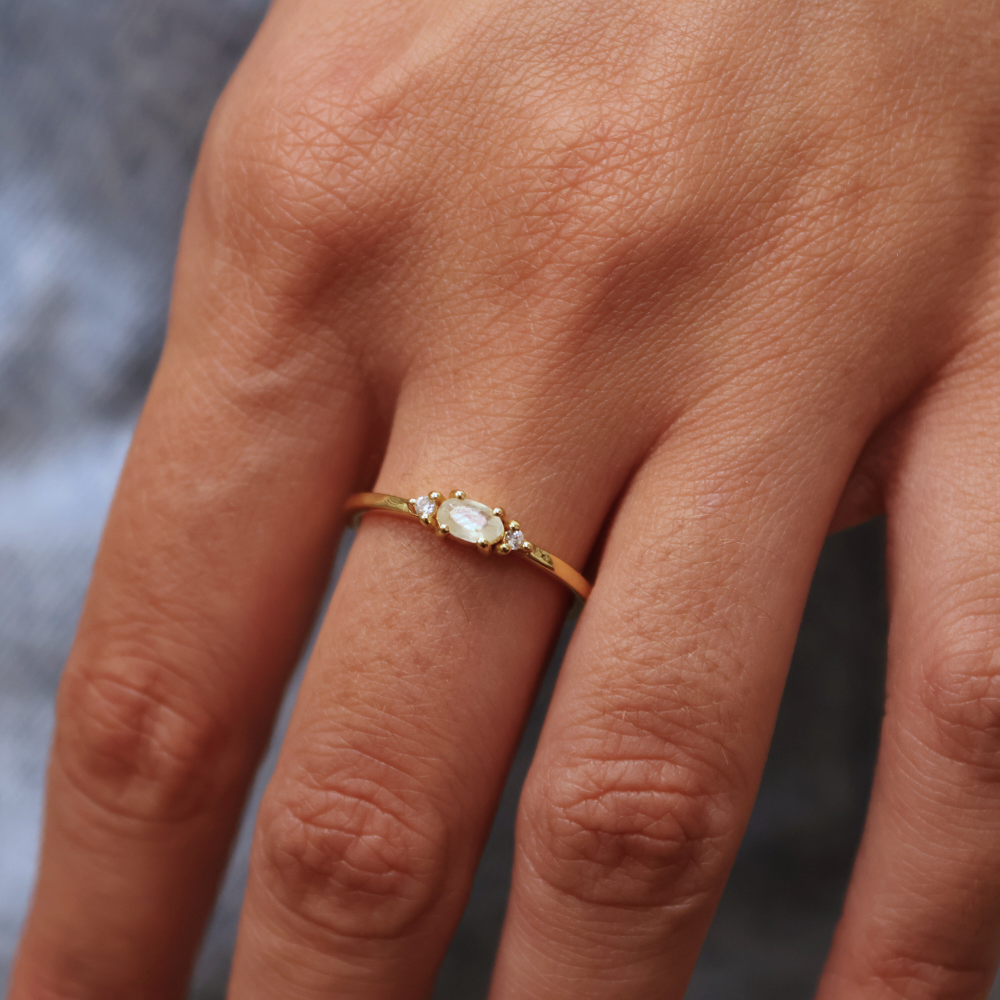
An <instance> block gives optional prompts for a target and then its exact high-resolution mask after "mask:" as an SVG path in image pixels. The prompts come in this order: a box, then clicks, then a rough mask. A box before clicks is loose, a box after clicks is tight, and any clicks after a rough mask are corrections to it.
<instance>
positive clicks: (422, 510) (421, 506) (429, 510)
mask: <svg viewBox="0 0 1000 1000" xmlns="http://www.w3.org/2000/svg"><path fill="white" fill-rule="evenodd" d="M413 509H414V510H415V511H416V512H417V516H418V517H432V516H433V515H434V512H435V511H436V510H437V504H436V503H435V502H434V501H433V500H432V499H431V498H430V497H418V498H417V499H416V500H414V501H413Z"/></svg>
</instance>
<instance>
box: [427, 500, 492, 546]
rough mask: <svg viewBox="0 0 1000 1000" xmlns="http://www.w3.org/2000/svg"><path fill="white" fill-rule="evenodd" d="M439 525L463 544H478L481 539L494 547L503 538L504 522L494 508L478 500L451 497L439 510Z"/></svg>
mask: <svg viewBox="0 0 1000 1000" xmlns="http://www.w3.org/2000/svg"><path fill="white" fill-rule="evenodd" d="M437 523H438V524H439V525H440V526H441V527H442V528H445V527H446V528H447V529H448V532H449V534H451V535H454V537H455V538H461V539H462V541H463V542H473V543H475V542H478V541H479V539H480V538H485V539H486V541H487V542H488V543H489V544H490V545H493V544H494V543H495V542H499V541H500V539H501V538H503V521H501V520H500V518H499V517H497V516H496V514H494V513H493V510H492V508H490V507H487V506H486V504H484V503H479V502H478V501H476V500H459V499H458V498H457V497H451V498H450V499H448V500H445V501H444V502H443V503H442V504H441V506H440V507H438V509H437Z"/></svg>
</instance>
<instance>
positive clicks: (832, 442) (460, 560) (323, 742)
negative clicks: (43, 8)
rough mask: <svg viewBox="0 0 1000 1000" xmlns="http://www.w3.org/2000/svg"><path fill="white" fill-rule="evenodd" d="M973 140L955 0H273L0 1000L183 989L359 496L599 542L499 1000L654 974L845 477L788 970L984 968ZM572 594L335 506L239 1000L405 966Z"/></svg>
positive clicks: (996, 603) (988, 429)
mask: <svg viewBox="0 0 1000 1000" xmlns="http://www.w3.org/2000/svg"><path fill="white" fill-rule="evenodd" d="M998 142H1000V8H998V6H997V4H996V3H994V2H991V0H984V2H974V0H947V2H946V0H918V2H914V0H885V2H881V3H862V2H860V0H846V2H842V3H836V4H833V3H821V2H819V0H798V2H791V0H788V2H786V0H777V2H775V0H767V2H763V0H721V2H719V3H713V4H704V3H690V2H685V0H509V2H504V3H500V2H497V0H457V2H449V3H444V2H437V3H435V2H432V0H352V2H350V3H347V2H343V3H339V4H334V5H331V4H328V3H321V2H319V0H279V2H278V3H276V5H275V6H274V8H273V10H272V11H271V13H270V14H269V16H268V18H267V21H266V23H265V24H264V26H263V28H262V29H261V31H260V34H259V36H258V38H257V40H256V41H255V42H254V44H253V46H252V48H251V50H250V52H249V54H248V55H247V57H246V59H245V60H244V62H243V64H242V65H241V67H240V69H239V71H238V72H237V74H236V76H235V78H234V79H233V81H232V83H231V85H230V86H229V88H228V89H227V91H226V93H225V95H224V96H223V98H222V100H221V102H220V104H219V106H218V108H217V110H216V113H215V115H214V117H213V120H212V123H211V126H210V128H209V131H208V134H207V138H206V141H205V146H204V150H203V153H202V157H201V160H200V164H199V167H198V170H197V175H196V178H195V181H194V186H193V189H192V194H191V199H190V205H189V208H188V215H187V220H186V223H185V228H184V235H183V240H182V245H181V249H180V255H179V257H178V263H177V277H176V287H175V291H174V300H173V308H172V315H171V321H170V330H169V336H168V341H167V345H166V349H165V352H164V355H163V359H162V363H161V365H160V368H159V371H158V373H157V376H156V379H155V382H154V385H153V388H152V391H151V393H150V396H149V401H148V403H147V406H146V408H145V411H144V413H143V416H142V419H141V421H140V424H139V427H138V430H137V433H136V437H135V442H134V445H133V447H132V450H131V453H130V455H129V458H128V462H127V465H126V468H125V471H124V474H123V477H122V481H121V485H120V488H119V491H118V494H117V498H116V500H115V503H114V506H113V510H112V512H111V516H110V521H109V524H108V528H107V533H106V536H105V538H104V542H103V545H102V548H101V552H100V556H99V559H98V562H97V566H96V569H95V575H94V582H93V586H92V588H91V591H90V594H89V598H88V601H87V605H86V610H85V613H84V616H83V619H82V621H81V624H80V631H79V636H78V639H77V642H76V644H75V647H74V649H73V652H72V655H71V657H70V661H69V664H68V666H67V670H66V675H65V680H64V682H63V685H62V689H61V693H60V699H59V707H58V725H57V732H56V737H55V743H54V749H53V756H52V763H51V772H50V777H49V793H48V807H47V814H46V824H45V840H44V848H43V855H42V862H41V869H40V876H39V884H38V891H37V895H36V899H35V903H34V908H33V910H32V913H31V916H30V919H29V921H28V923H27V925H26V930H25V934H24V940H23V945H22V949H21V952H20V957H19V962H18V965H17V967H16V972H15V975H14V981H13V988H12V993H11V997H12V1000H43V998H44V1000H52V998H73V1000H90V998H95V1000H96V998H100V1000H118V998H121V1000H125V998H128V1000H134V998H155V1000H160V998H164V1000H166V998H171V1000H173V998H179V997H181V996H182V994H183V989H184V983H185V980H186V977H187V975H188V972H189V968H190V962H191V959H192V954H193V950H194V949H195V947H196V944H197V940H198V936H199V934H200V931H201V928H202V926H203V921H204V918H205V915H206V913H207V912H208V910H209V908H210V905H211V901H212V896H213V892H214V889H215V885H216V880H217V878H218V876H219V873H220V869H221V867H222V866H223V864H224V860H225V857H226V851H227V847H228V844H229V841H230V838H231V836H232V834H233V830H234V827H235V824H236V821H237V818H238V814H239V809H240V806H241V803H242V801H243V797H244V794H245V792H246V788H247V783H248V781H249V780H250V778H251V776H252V774H253V770H254V766H255V763H256V762H257V760H258V759H259V755H260V753H261V750H262V747H263V745H264V743H265V741H266V739H267V734H268V731H269V727H270V724H271V722H272V719H273V713H274V710H275V706H276V704H277V701H278V699H279V696H280V692H281V689H282V685H283V683H284V682H285V680H286V679H287V676H288V672H289V669H290V667H291V665H292V664H293V663H294V661H295V659H296V655H297V653H298V651H299V649H300V646H301V643H302V642H303V637H304V636H305V634H306V632H307V630H308V628H309V624H310V621H311V620H312V616H313V614H314V613H315V608H316V605H317V602H318V600H319V596H320V594H321V592H322V587H323V583H324V580H325V575H326V573H327V571H328V567H329V562H330V558H331V553H332V551H333V549H334V547H335V544H336V539H337V536H338V533H339V530H340V523H341V518H340V513H339V512H340V510H341V507H342V504H343V501H344V498H345V497H346V495H347V494H349V493H350V492H352V491H354V490H356V489H364V488H370V487H374V488H375V489H377V490H382V491H385V492H391V493H396V494H401V495H403V496H414V495H418V494H419V493H423V492H426V491H428V490H430V489H439V490H443V491H445V492H447V491H448V490H450V489H454V488H462V489H465V490H466V491H467V492H468V493H469V494H470V496H473V497H476V498H478V499H481V500H484V501H486V502H488V503H491V504H500V505H502V506H503V507H505V508H506V510H507V511H508V512H509V513H510V514H511V515H512V516H515V517H517V518H518V519H519V520H520V521H521V523H522V524H523V525H524V527H525V530H526V533H527V534H528V537H529V538H531V539H533V540H535V541H536V542H538V543H539V544H542V545H544V546H545V547H546V548H548V549H550V550H551V551H553V552H556V553H558V554H559V555H561V556H563V557H564V558H565V559H566V560H567V561H568V562H570V563H571V564H573V565H577V566H582V565H584V564H585V563H586V561H587V559H588V557H589V555H590V554H591V552H592V551H593V550H594V549H595V547H596V548H597V549H599V550H600V560H599V565H598V567H597V572H596V586H595V589H594V593H593V597H592V599H591V600H590V602H589V603H588V606H587V608H586V610H585V612H584V614H583V616H582V617H581V619H580V622H579V625H578V628H577V630H576V633H575V636H574V638H573V642H572V644H571V646H570V649H569V652H568V654H567V657H566V661H565V665H564V668H563V672H562V676H561V677H560V680H559V683H558V686H557V689H556V692H555V696H554V700H553V703H552V707H551V710H550V712H549V716H548V719H547V721H546V725H545V729H544V732H543V735H542V739H541V743H540V745H539V748H538V752H537V756H536V758H535V761H534V765H533V767H532V770H531V773H530V775H529V778H528V780H527V784H526V786H525V789H524V793H523V797H522V801H521V806H520V815H519V824H518V837H517V857H516V862H515V872H514V884H513V887H512V890H511V898H510V905H509V909H508V913H507V920H506V926H505V930H504V934H503V939H502V944H501V948H500V952H499V956H498V959H497V966H496V971H495V977H494V983H493V992H492V994H491V997H492V1000H514V998H537V1000H581V998H582V1000H586V998H598V997H600V998H616V1000H618V998H621V1000H631V998H646V997H656V998H658V1000H668V998H680V997H681V996H682V995H683V992H684V987H685V984H686V982H687V979H688V976H689V974H690V972H691V969H692V966H693V964H694V962H695V958H696V954H697V950H698V946H699V944H700V942H701V940H702V937H703V935H704V933H705V930H706V928H707V926H708V924H709V921H710V920H711V917H712V912H713V909H714V907H715V905H716V902H717V900H718V897H719V894H720V892H721V890H722V886H723V882H724V880H725V877H726V874H727V871H728V869H729V867H730V865H731V863H732V860H733V857H734V854H735V852H736V850H737V847H738V844H739V841H740V837H741V835H742V833H743V830H744V827H745V824H746V822H747V818H748V816H749V813H750V810H751V806H752V803H753V797H754V793H755V790H756V787H757V783H758V780H759V777H760V773H761V769H762V767H763V763H764V759H765V755H766V752H767V746H768V740H769V737H770V733H771V728H772V724H773V721H774V717H775V713H776V710H777V706H778V701H779V698H780V694H781V688H782V683H783V680H784V675H785V671H786V668H787V665H788V661H789V658H790V655H791V650H792V645H793V642H794V639H795V633H796V628H797V625H798V621H799V617H800V614H801V610H802V605H803V602H804V598H805V594H806V590H807V586H808V583H809V579H810V575H811V573H812V570H813V567H814V564H815V561H816V558H817V554H818V552H819V549H820V546H821V544H822V541H823V538H824V536H825V535H826V534H827V533H828V532H829V531H830V530H835V529H836V528H838V527H842V526H844V525H847V524H851V523H854V522H856V521H858V520H860V519H862V518H864V517H867V516H869V515H871V514H873V513H876V512H878V511H880V510H883V509H884V510H885V511H886V512H887V515H888V526H889V529H888V530H889V567H890V589H891V595H892V626H891V637H890V650H889V653H890V663H889V682H888V683H889V693H888V702H887V712H886V719H885V724H884V731H883V737H882V747H881V753H880V759H879V764H878V771H877V775H876V781H875V788H874V792H873V798H872V803H871V809H870V815H869V820H868V825H867V829H866V832H865V836H864V840H863V844H862V847H861V851H860V855H859V857H858V861H857V865H856V870H855V873H854V878H853V881H852V884H851V888H850V891H849V894H848V896H847V899H846V903H845V910H844V915H843V919H842V921H841V924H840V926H839V929H838V931H837V934H836V937H835V940H834V942H833V946H832V951H831V954H830V958H829V962H828V965H827V968H826V971H825V974H824V977H823V980H822V982H821V985H820V987H819V997H820V998H821V1000H848V998H851V1000H859V998H860V1000H875V998H879V1000H881V998H897V997H907V998H921V1000H923V998H939V997H940V998H944V997H947V998H956V1000H957V998H962V1000H965V998H970V1000H971V998H981V997H985V995H986V993H987V991H988V988H989V984H990V981H991V977H992V973H993V969H994V965H995V963H996V960H997V955H998V949H1000V837H998V834H1000V781H998V780H997V779H998V776H1000V653H998V638H1000V254H998V251H1000V241H998V221H1000V212H998V209H1000V152H998ZM599 540H603V542H602V544H599ZM595 561H596V560H595ZM566 604H567V601H566V595H565V592H564V591H563V590H562V589H561V588H560V587H559V586H558V585H557V584H556V583H554V582H553V581H552V580H550V579H547V578H546V577H545V576H544V575H543V574H540V573H535V572H533V571H532V570H531V569H530V568H529V567H528V566H526V565H525V564H524V563H523V562H521V561H520V560H517V559H506V560H505V559H502V558H499V557H494V558H490V559H483V558H481V557H480V555H479V554H478V553H476V552H475V550H474V549H471V548H467V547H463V546H461V545H459V544H457V543H454V542H443V541H441V540H439V539H436V538H434V537H433V535H432V534H430V533H428V532H424V531H421V530H419V529H418V528H417V527H416V526H414V525H413V524H408V523H406V522H404V521H397V520H395V519H391V518H385V517H380V516H377V515H376V516H370V517H369V518H367V519H366V521H365V523H364V525H363V527H362V529H361V531H360V533H359V536H358V538H357V540H356V542H355V545H354V548H353V550H352V552H351V555H350V557H349V560H348V563H347V566H346V568H345V570H344V573H343V576H342V578H341V580H340V584H339V586H338V588H337V591H336V593H335V594H334V597H333V600H332V604H331V606H330V608H329V611H328V612H327V614H326V616H325V621H324V623H323V626H322V631H321V633H320V637H319V641H318V644H317V646H316V649H315V651H314V653H313V654H312V660H311V663H310V664H309V668H308V673H307V676H306V679H305V683H304V686H303V688H302V693H301V695H300V697H299V701H298V706H297V708H296V711H295V715H294V718H293V721H292V724H291V728H290V731H289V734H288V737H287V739H286V741H285V745H284V748H283V751H282V755H281V760H280V763H279V766H278V769H277V773H276V774H275V776H274V778H273V780H272V781H271V784H270V786H269V789H268V792H267V795H266V797H265V801H264V804H263V807H262V810H261V813H260V816H259V819H258V822H257V829H256V835H255V841H254V849H253V856H252V866H251V872H250V881H249V886H248V890H247V897H246V902H245V906H244V912H243V916H242V922H241V927H240V935H239V943H238V946H237V952H236V957H235V962H234V967H233V973H232V985H231V992H230V996H231V997H232V998H233V1000H251V998H253V1000H256V998H261V1000H263V998H278V997H281V998H283V1000H305V998H319V997H334V996H335V997H338V998H345V1000H346V998H358V1000H361V998H365V1000H368V998H379V1000H381V998H385V1000H389V998H400V997H420V996H425V995H426V994H427V992H428V991H429V989H430V987H431V984H432V981H433V977H434V973H435V970H436V967H437V965H438V963H439V961H440V959H441V957H442V954H443V952H444V950H445V948H446V946H447V943H448V939H449V936H450V934H451V932H452V931H453V929H454V927H455V925H456V922H457V921H458V918H459V916H460V914H461V911H462V907H463V903H464V900H465V899H466V896H467V893H468V891H469V886H470V882H471V879H472V875H473V871H474V867H475V864H476V859H477V856H478V852H479V850H480V848H481V847H482V844H483V841H484V838H485V835H486V831H487V828H488V824H489V821H490V817H491V813H492V810H493V809H494V807H495V804H496V801H497V797H498V795H499V792H500V789H501V786H502V783H503V780H504V773H505V769H506V766H507V763H508V761H509V759H510V756H511V753H512V751H513V748H514V746H515V743H516V740H517V737H518V733H519V727H520V726H521V724H522V722H523V720H524V717H525V713H526V711H527V709H528V706H529V703H530V699H531V696H532V693H533V690H534V687H535V684H536V681H537V678H538V675H539V671H540V669H541V668H542V666H543V664H544V661H545V657H546V653H547V651H548V650H549V648H550V645H551V643H552V641H553V637H554V635H555V634H556V631H557V629H558V626H559V622H560V619H561V617H562V615H563V613H564V612H565V609H566Z"/></svg>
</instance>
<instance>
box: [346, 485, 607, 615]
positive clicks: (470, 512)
mask: <svg viewBox="0 0 1000 1000" xmlns="http://www.w3.org/2000/svg"><path fill="white" fill-rule="evenodd" d="M368 511H382V513H384V514H396V515H399V516H401V517H412V518H415V519H416V520H418V521H420V523H421V524H423V525H425V526H426V527H428V528H430V529H432V530H433V531H434V532H435V533H436V534H437V535H439V536H441V537H444V536H448V537H450V538H457V539H458V540H459V541H461V542H467V543H469V544H471V545H475V546H476V547H477V548H478V549H479V551H480V552H482V553H483V554H484V555H489V554H490V553H491V552H496V553H498V554H499V555H502V556H507V555H516V556H521V557H522V558H523V559H526V560H527V561H528V562H529V563H531V564H532V565H533V566H537V567H538V568H539V569H541V570H544V571H545V572H546V573H548V574H549V576H554V577H555V578H556V579H557V580H559V581H561V582H562V583H564V584H565V585H566V586H567V587H569V589H570V590H572V591H573V593H574V594H576V596H577V597H579V598H580V599H581V600H583V601H585V600H586V599H587V598H588V597H589V596H590V590H591V587H590V584H589V583H588V582H587V581H586V579H584V577H583V575H582V574H581V573H578V572H577V571H576V570H575V569H573V567H572V566H570V565H569V563H566V562H563V560H562V559H560V558H559V557H558V556H554V555H552V553H551V552H546V551H545V549H543V548H540V547H539V546H537V545H533V544H532V543H531V542H529V541H528V540H527V539H526V538H525V537H524V532H523V531H522V530H521V526H520V524H518V523H517V521H508V520H507V519H506V515H505V514H504V512H503V508H502V507H488V506H487V505H486V504H484V503H479V501H478V500H470V499H469V498H468V497H467V496H466V495H465V493H463V492H462V490H453V491H452V492H451V493H450V494H449V496H448V497H447V499H446V498H445V496H444V494H443V493H438V492H432V493H428V494H427V495H426V496H422V497H415V498H414V499H412V500H404V499H403V497H395V496H393V495H392V494H391V493H355V494H354V495H353V496H350V497H348V498H347V503H346V504H345V505H344V514H345V516H346V517H348V518H352V519H354V521H355V523H357V521H358V520H360V518H361V516H362V515H363V514H367V513H368Z"/></svg>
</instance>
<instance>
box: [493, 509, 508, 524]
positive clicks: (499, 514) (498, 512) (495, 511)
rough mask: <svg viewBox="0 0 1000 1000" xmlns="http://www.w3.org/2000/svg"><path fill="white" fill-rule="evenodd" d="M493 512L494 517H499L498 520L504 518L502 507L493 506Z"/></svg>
mask: <svg viewBox="0 0 1000 1000" xmlns="http://www.w3.org/2000/svg"><path fill="white" fill-rule="evenodd" d="M493 514H494V515H495V516H496V517H499V518H500V520H501V521H502V520H503V519H504V516H505V515H504V512H503V507H494V508H493Z"/></svg>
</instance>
